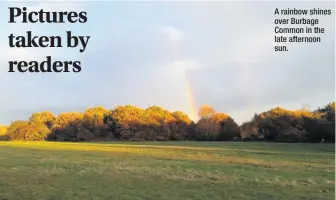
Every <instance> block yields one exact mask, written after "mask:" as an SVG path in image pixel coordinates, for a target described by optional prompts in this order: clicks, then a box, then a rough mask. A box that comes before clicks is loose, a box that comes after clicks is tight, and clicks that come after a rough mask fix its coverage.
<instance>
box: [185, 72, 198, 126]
mask: <svg viewBox="0 0 336 200" xmlns="http://www.w3.org/2000/svg"><path fill="white" fill-rule="evenodd" d="M183 78H184V86H185V90H186V93H187V104H188V107H189V108H188V115H189V117H190V119H191V120H193V121H194V122H197V120H198V114H197V106H196V102H195V98H194V94H193V91H192V88H191V84H190V82H189V80H188V77H187V76H186V74H184V77H183Z"/></svg>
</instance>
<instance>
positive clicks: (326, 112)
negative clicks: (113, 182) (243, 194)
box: [0, 102, 335, 142]
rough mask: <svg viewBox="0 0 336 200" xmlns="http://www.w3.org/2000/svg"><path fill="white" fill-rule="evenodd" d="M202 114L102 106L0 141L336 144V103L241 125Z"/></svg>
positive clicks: (46, 116)
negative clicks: (171, 141)
mask: <svg viewBox="0 0 336 200" xmlns="http://www.w3.org/2000/svg"><path fill="white" fill-rule="evenodd" d="M198 114H199V120H198V121H196V122H194V121H192V120H191V119H190V118H189V117H188V115H187V114H185V113H183V112H181V111H175V112H170V111H168V110H166V109H163V108H161V107H158V106H150V107H148V108H146V109H142V108H139V107H136V106H132V105H125V106H118V107H116V108H114V109H112V110H107V109H105V108H104V107H101V106H98V107H94V108H88V109H87V110H85V111H84V112H65V113H60V114H59V115H57V116H56V115H54V114H53V113H52V112H49V111H45V112H37V113H33V114H32V115H31V116H30V118H29V119H28V120H17V121H13V122H12V123H11V124H10V125H9V126H0V139H2V140H35V141H36V140H51V141H92V140H132V141H154V140H156V141H168V140H174V141H178V140H196V141H230V140H244V141H246V140H252V141H273V142H320V141H325V142H335V102H333V103H329V104H327V105H326V106H324V107H323V108H318V109H317V110H314V111H308V110H305V109H301V110H286V109H283V108H279V107H277V108H274V109H271V110H268V111H265V112H262V113H259V114H255V115H254V116H253V118H252V119H251V120H249V121H247V122H244V123H243V124H241V125H240V126H239V125H238V124H237V123H236V122H235V121H234V119H233V118H231V117H230V116H229V115H227V114H225V113H220V112H216V111H215V109H213V108H212V107H211V106H208V105H203V106H201V107H200V109H199V113H198Z"/></svg>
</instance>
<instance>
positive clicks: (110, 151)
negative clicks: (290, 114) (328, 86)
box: [0, 142, 335, 200]
mask: <svg viewBox="0 0 336 200" xmlns="http://www.w3.org/2000/svg"><path fill="white" fill-rule="evenodd" d="M334 147H335V146H334V144H281V143H243V142H148V143H146V142H142V143H108V142H102V143H56V142H0V199H1V200H4V199H8V200H15V199H24V200H29V199H31V200H38V199H55V200H66V199H79V200H85V199H88V200H92V199H108V200H110V199H116V200H125V199H129V200H161V199H162V200H163V199H166V200H188V199H195V200H208V199H209V200H216V199H218V200H219V199H221V200H222V199H223V200H229V199H233V200H243V199H256V200H263V199H265V200H272V199H284V200H295V199H302V200H308V199H312V200H313V199H316V200H323V199H330V200H333V199H335V171H334V170H335V160H334V158H335V157H334V155H335V151H334Z"/></svg>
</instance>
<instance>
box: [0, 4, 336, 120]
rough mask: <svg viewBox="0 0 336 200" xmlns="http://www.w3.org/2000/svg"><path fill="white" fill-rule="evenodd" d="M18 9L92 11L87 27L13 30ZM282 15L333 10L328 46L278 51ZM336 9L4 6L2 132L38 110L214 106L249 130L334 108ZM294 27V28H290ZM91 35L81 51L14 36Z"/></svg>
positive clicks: (326, 19)
mask: <svg viewBox="0 0 336 200" xmlns="http://www.w3.org/2000/svg"><path fill="white" fill-rule="evenodd" d="M9 6H21V7H22V6H26V7H27V10H28V11H29V10H31V11H33V10H40V9H44V10H49V11H70V10H73V11H77V12H80V11H86V12H87V13H88V14H87V16H88V21H87V23H85V24H67V23H66V24H22V23H16V24H9V23H8V20H9V10H8V7H9ZM275 8H301V9H311V8H325V9H332V16H320V17H318V18H319V19H320V24H319V26H320V27H324V28H325V30H326V32H325V33H324V34H323V35H321V38H322V42H321V43H312V44H289V45H288V50H289V51H287V52H274V50H273V48H274V45H275V44H274V42H273V40H274V24H273V21H274V19H275V17H276V16H274V10H275ZM334 11H335V5H334V2H332V1H329V2H296V3H293V2H284V1H283V2H274V1H272V2H267V1H257V2H256V1H246V2H234V1H223V2H206V1H204V2H196V1H194V2H187V1H186V2H176V1H175V2H169V1H165V2H154V1H153V2H135V1H134V2H108V1H98V2H94V1H80V2H79V1H74V2H68V3H65V2H47V1H45V2H22V3H19V2H0V19H1V20H0V26H1V31H0V51H1V52H0V90H2V91H3V92H2V95H1V98H0V124H9V123H10V122H11V121H14V120H19V119H28V117H29V116H30V115H31V114H32V113H33V112H39V111H45V110H48V111H52V112H54V113H55V114H59V113H60V112H66V111H84V110H85V109H86V108H88V107H95V106H98V105H101V106H104V107H106V108H108V109H112V108H113V107H114V106H116V105H126V104H132V105H135V106H138V107H142V108H146V107H148V106H150V105H158V106H161V107H163V108H166V109H168V110H170V111H174V110H181V111H184V112H186V113H187V114H189V116H190V117H191V118H193V119H194V118H196V116H195V110H196V109H198V107H199V106H201V105H203V104H208V105H211V106H213V107H214V108H215V110H216V111H217V112H224V113H227V114H229V115H230V116H232V117H233V118H234V119H235V120H236V122H238V123H241V122H244V121H246V120H249V119H250V118H251V117H253V115H254V113H260V112H263V111H266V110H268V109H272V108H274V107H277V106H279V107H284V108H287V109H300V108H301V107H302V105H309V107H310V108H311V109H316V108H317V107H322V106H324V105H326V104H327V103H329V102H332V101H334V100H335V15H334ZM289 27H293V26H289ZM28 30H30V31H32V33H33V34H34V35H36V36H40V35H50V36H56V35H60V36H63V39H65V37H64V36H65V32H66V31H72V33H73V34H74V35H81V36H91V38H90V40H89V42H88V46H87V48H86V50H85V52H83V53H80V52H79V48H73V49H71V48H49V49H45V48H21V49H18V48H9V46H8V35H10V34H11V33H13V34H14V35H25V31H28ZM46 56H52V59H54V60H60V61H75V60H79V61H81V63H82V64H81V65H82V71H81V72H80V73H19V72H16V73H8V72H7V71H8V61H10V60H26V61H27V60H39V61H43V59H45V57H46Z"/></svg>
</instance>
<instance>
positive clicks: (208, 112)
mask: <svg viewBox="0 0 336 200" xmlns="http://www.w3.org/2000/svg"><path fill="white" fill-rule="evenodd" d="M215 113H216V111H215V109H214V108H213V107H211V106H209V105H202V106H201V107H200V108H199V111H198V116H199V117H200V118H201V119H208V118H210V117H211V116H212V115H213V114H215Z"/></svg>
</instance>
